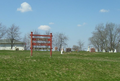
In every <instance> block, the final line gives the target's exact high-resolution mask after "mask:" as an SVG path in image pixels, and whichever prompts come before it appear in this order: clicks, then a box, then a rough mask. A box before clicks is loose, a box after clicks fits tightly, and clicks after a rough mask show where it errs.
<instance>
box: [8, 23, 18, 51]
mask: <svg viewBox="0 0 120 81" xmlns="http://www.w3.org/2000/svg"><path fill="white" fill-rule="evenodd" d="M7 38H8V39H9V40H10V42H11V49H12V47H13V46H14V40H19V39H20V32H19V27H18V26H15V25H14V24H13V25H12V26H11V27H10V28H8V30H7Z"/></svg>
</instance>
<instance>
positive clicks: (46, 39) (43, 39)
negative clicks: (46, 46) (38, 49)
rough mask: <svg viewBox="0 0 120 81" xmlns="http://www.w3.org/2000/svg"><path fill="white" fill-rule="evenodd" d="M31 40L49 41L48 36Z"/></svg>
mask: <svg viewBox="0 0 120 81" xmlns="http://www.w3.org/2000/svg"><path fill="white" fill-rule="evenodd" d="M32 40H33V41H50V39H48V38H33V39H32Z"/></svg>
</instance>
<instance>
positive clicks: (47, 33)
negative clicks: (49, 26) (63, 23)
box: [45, 31, 50, 51]
mask: <svg viewBox="0 0 120 81" xmlns="http://www.w3.org/2000/svg"><path fill="white" fill-rule="evenodd" d="M45 35H50V31H46V32H45ZM46 38H49V37H46ZM45 43H49V41H45ZM48 47H49V46H45V48H48ZM46 51H48V49H46Z"/></svg>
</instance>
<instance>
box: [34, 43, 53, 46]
mask: <svg viewBox="0 0 120 81" xmlns="http://www.w3.org/2000/svg"><path fill="white" fill-rule="evenodd" d="M32 45H34V46H50V45H51V44H50V43H32Z"/></svg>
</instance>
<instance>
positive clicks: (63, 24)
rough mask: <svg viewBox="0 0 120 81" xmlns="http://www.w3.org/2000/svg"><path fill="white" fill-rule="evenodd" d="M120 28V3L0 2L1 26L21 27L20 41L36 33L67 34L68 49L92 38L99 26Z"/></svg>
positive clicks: (116, 0) (110, 0)
mask: <svg viewBox="0 0 120 81" xmlns="http://www.w3.org/2000/svg"><path fill="white" fill-rule="evenodd" d="M107 22H113V23H115V24H118V25H119V24H120V0H0V23H2V24H3V25H6V26H7V27H10V26H11V25H12V24H15V25H17V26H19V27H20V32H22V34H21V37H23V36H24V35H25V34H26V33H30V31H33V30H39V31H40V32H41V34H44V32H45V31H47V30H50V31H51V33H53V34H54V33H57V32H59V33H64V34H65V35H66V36H68V38H69V41H68V47H72V46H73V45H77V42H78V40H82V41H83V42H84V43H85V48H87V46H88V44H89V41H88V39H89V37H91V36H92V32H93V31H94V30H95V26H96V25H98V24H100V23H104V24H105V23H107Z"/></svg>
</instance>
